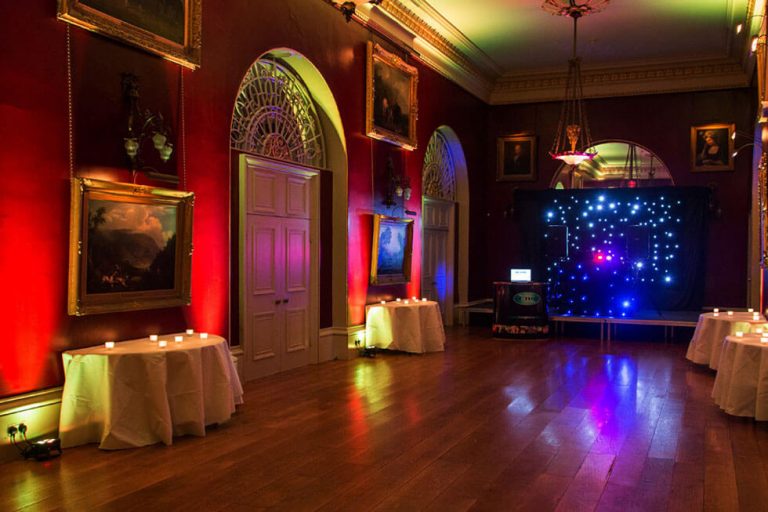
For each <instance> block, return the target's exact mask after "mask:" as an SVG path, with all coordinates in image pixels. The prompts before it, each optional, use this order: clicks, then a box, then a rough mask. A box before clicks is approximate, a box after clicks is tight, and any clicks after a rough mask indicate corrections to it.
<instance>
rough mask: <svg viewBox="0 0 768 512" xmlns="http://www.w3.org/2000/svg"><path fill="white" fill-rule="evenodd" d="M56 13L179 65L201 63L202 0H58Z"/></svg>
mask: <svg viewBox="0 0 768 512" xmlns="http://www.w3.org/2000/svg"><path fill="white" fill-rule="evenodd" d="M58 17H59V19H60V20H64V21H66V22H68V23H72V24H73V25H77V26H78V27H82V28H84V29H86V30H90V31H92V32H97V33H99V34H103V35H105V36H108V37H111V38H113V39H117V40H119V41H123V42H126V43H129V44H132V45H134V46H138V47H139V48H143V49H145V50H147V51H149V52H152V53H156V54H158V55H161V56H163V57H165V58H166V59H168V60H171V61H173V62H176V63H178V64H181V65H182V66H186V67H188V68H191V69H196V68H197V67H199V66H200V48H201V41H200V32H201V19H202V0H176V1H173V2H170V1H168V0H141V1H138V2H116V1H114V0H59V7H58Z"/></svg>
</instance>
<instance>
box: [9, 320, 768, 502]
mask: <svg viewBox="0 0 768 512" xmlns="http://www.w3.org/2000/svg"><path fill="white" fill-rule="evenodd" d="M684 351H685V346H684V344H673V345H666V344H664V343H636V342H620V341H619V342H613V344H612V346H611V347H602V348H601V347H600V343H599V342H597V341H594V340H553V341H535V342H531V341H529V342H520V341H517V342H515V341H500V340H493V339H491V338H490V337H489V335H488V332H487V330H486V329H483V328H476V327H475V328H456V329H454V330H452V331H449V332H448V345H447V348H446V351H445V353H437V354H427V355H423V356H415V355H406V354H380V355H378V356H377V357H376V358H374V359H365V358H359V359H356V360H353V361H338V362H330V363H324V364H321V365H318V366H313V367H309V368H306V369H301V370H297V371H293V372H289V373H287V374H282V375H279V376H275V377H270V378H266V379H262V380H259V381H255V382H251V383H249V384H248V385H247V386H246V394H245V399H246V403H245V405H243V406H241V408H240V409H239V412H238V413H237V415H236V416H235V417H234V418H233V419H232V421H231V422H230V423H228V424H227V425H224V426H221V427H219V428H215V429H210V430H209V432H208V435H207V436H206V437H205V438H192V437H186V438H179V439H177V440H175V442H174V444H173V446H162V445H160V446H152V447H147V448H142V449H134V450H123V451H118V452H105V451H100V450H98V449H97V448H96V447H95V446H94V445H89V446H83V447H78V448H73V449H69V450H66V451H65V452H64V454H63V456H62V457H60V458H58V459H55V460H52V461H49V462H47V463H37V462H31V461H29V462H24V461H18V462H13V463H9V464H4V465H2V466H0V469H1V470H2V476H3V478H2V486H1V487H0V510H2V511H10V510H34V511H38V510H53V509H62V510H73V511H87V510H116V511H118V510H119V511H131V510H137V511H147V510H206V511H209V510H210V511H214V510H227V511H232V510H249V511H252V510H286V511H301V510H323V511H326V510H327V511H338V510H350V511H370V510H384V511H388V510H434V511H461V510H502V511H508V510H535V511H537V512H543V511H545V510H563V511H578V510H620V511H622V512H627V511H634V510H638V511H654V510H723V511H733V510H755V511H757V510H760V511H765V510H768V479H766V474H767V472H768V425H766V423H756V422H754V421H752V420H748V419H739V418H733V417H729V416H727V415H726V414H724V413H722V412H721V411H720V410H719V409H718V408H717V407H716V406H715V405H714V404H713V403H712V400H711V398H710V391H711V389H712V384H713V381H714V373H713V372H711V371H710V370H707V369H703V368H699V367H696V366H694V365H692V364H690V363H688V362H687V361H686V360H685V358H684Z"/></svg>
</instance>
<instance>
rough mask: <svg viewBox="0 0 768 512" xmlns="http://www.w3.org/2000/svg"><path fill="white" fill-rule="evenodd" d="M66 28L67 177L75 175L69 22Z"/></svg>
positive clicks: (70, 177) (71, 177)
mask: <svg viewBox="0 0 768 512" xmlns="http://www.w3.org/2000/svg"><path fill="white" fill-rule="evenodd" d="M65 26H66V29H67V35H66V38H67V130H68V139H69V140H68V143H69V179H70V181H71V180H72V179H73V178H74V177H75V130H74V126H73V124H74V123H73V121H72V36H71V35H70V31H69V23H66V24H65Z"/></svg>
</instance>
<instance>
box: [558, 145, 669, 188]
mask: <svg viewBox="0 0 768 512" xmlns="http://www.w3.org/2000/svg"><path fill="white" fill-rule="evenodd" d="M592 149H593V150H596V151H597V156H596V157H595V158H594V159H592V160H587V161H584V162H582V163H580V164H579V165H577V166H575V167H571V166H570V165H567V164H563V165H562V166H561V167H560V169H558V171H557V172H556V173H555V176H554V178H552V183H551V185H550V187H551V188H555V189H580V188H645V187H667V186H674V185H675V183H674V180H673V179H672V175H671V174H670V172H669V169H668V168H667V166H666V164H664V162H663V161H662V160H661V159H660V158H659V157H658V156H657V155H656V154H655V153H654V152H653V151H651V150H650V149H648V148H646V147H644V146H641V145H639V144H637V143H635V142H632V141H626V140H608V141H603V142H599V143H597V144H595V145H594V146H592Z"/></svg>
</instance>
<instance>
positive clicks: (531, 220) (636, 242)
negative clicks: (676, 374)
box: [515, 187, 709, 317]
mask: <svg viewBox="0 0 768 512" xmlns="http://www.w3.org/2000/svg"><path fill="white" fill-rule="evenodd" d="M515 204H516V210H517V211H518V212H519V217H518V220H519V222H520V223H521V227H522V232H523V237H524V240H522V243H521V244H520V245H521V248H522V250H523V251H524V252H525V253H526V254H524V256H525V260H526V261H525V263H527V264H529V265H530V266H531V267H533V269H534V275H535V279H536V280H539V281H544V282H546V283H547V284H548V297H549V308H550V312H551V313H554V314H560V315H585V316H613V317H631V316H632V315H633V314H636V313H638V312H640V311H646V312H647V311H654V310H656V311H661V310H666V311H675V310H699V309H700V308H701V306H702V303H701V301H702V298H703V295H704V294H703V290H704V283H705V277H706V276H705V275H704V268H705V267H704V263H705V261H704V258H705V254H706V251H705V246H706V234H707V222H708V215H709V213H708V205H709V189H707V188H700V187H655V188H634V189H629V188H626V189H624V188H616V189H588V190H547V191H518V192H517V193H516V197H515Z"/></svg>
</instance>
